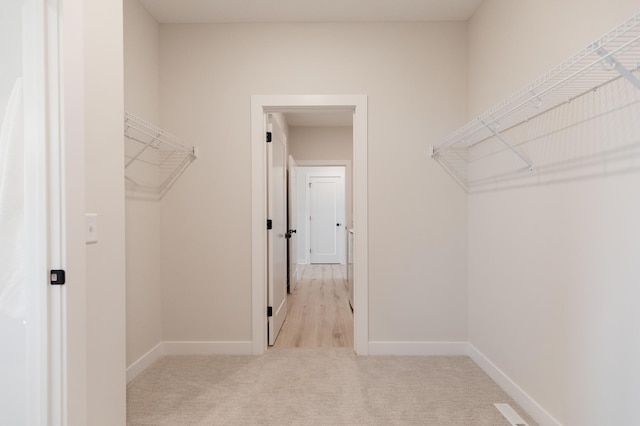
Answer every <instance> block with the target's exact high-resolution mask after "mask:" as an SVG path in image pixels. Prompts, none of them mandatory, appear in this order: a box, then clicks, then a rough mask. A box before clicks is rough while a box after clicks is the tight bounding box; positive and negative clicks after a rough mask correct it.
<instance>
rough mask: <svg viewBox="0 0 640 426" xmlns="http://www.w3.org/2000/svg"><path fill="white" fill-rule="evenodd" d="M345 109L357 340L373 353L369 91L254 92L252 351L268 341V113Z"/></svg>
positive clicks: (359, 346)
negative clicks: (349, 117) (349, 130)
mask: <svg viewBox="0 0 640 426" xmlns="http://www.w3.org/2000/svg"><path fill="white" fill-rule="evenodd" d="M313 110H316V111H318V110H324V111H326V110H342V111H345V110H346V111H351V112H352V113H353V170H352V171H353V215H352V218H353V220H352V223H353V226H352V227H353V230H354V233H355V235H356V236H357V237H356V238H355V239H354V248H353V258H354V262H353V264H354V268H353V271H354V272H353V282H354V297H353V299H354V303H353V304H354V326H353V330H354V333H353V335H354V344H353V347H354V349H355V351H356V353H358V354H360V355H366V354H368V304H367V299H368V295H367V293H368V285H367V284H368V280H367V270H368V266H367V258H368V256H367V190H366V187H367V99H366V96H364V95H336V96H253V97H252V108H251V120H252V136H251V140H252V170H253V175H252V206H253V207H252V227H253V232H252V242H253V244H252V246H253V250H252V275H253V279H252V296H253V297H252V304H253V308H252V313H253V339H252V341H253V353H254V354H262V353H264V351H265V350H266V347H267V315H266V314H267V312H265V311H267V309H265V307H266V306H267V297H266V296H267V291H266V290H267V285H266V284H267V276H268V268H267V261H268V258H267V232H266V230H265V226H264V224H265V223H267V220H268V217H267V216H268V215H267V204H266V201H267V199H266V184H267V167H266V164H267V162H266V159H267V156H266V152H267V147H266V145H267V144H266V143H265V140H266V136H265V121H264V117H265V113H290V112H303V111H313Z"/></svg>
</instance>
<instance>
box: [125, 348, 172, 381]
mask: <svg viewBox="0 0 640 426" xmlns="http://www.w3.org/2000/svg"><path fill="white" fill-rule="evenodd" d="M163 355H164V352H163V347H162V343H158V344H157V345H156V346H155V347H154V348H153V349H151V350H150V351H149V352H147V353H146V354H144V355H142V356H141V357H140V358H139V359H138V360H137V361H135V362H134V363H133V364H131V365H130V366H129V367H128V368H127V383H129V382H130V381H131V380H133V379H135V378H136V377H137V376H138V375H139V374H140V373H142V372H143V371H144V370H146V369H147V368H149V367H150V366H151V364H153V363H154V362H156V361H157V360H159V359H160V358H162V356H163Z"/></svg>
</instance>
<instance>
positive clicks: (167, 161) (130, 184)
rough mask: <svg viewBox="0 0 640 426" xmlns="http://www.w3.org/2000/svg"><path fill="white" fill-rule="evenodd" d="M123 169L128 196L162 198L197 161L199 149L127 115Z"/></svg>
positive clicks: (135, 117) (125, 117)
mask: <svg viewBox="0 0 640 426" xmlns="http://www.w3.org/2000/svg"><path fill="white" fill-rule="evenodd" d="M124 137H125V153H124V168H125V181H126V188H127V193H128V195H131V196H138V197H142V198H153V199H161V198H162V197H164V195H165V194H166V193H167V191H168V190H169V189H170V188H171V187H172V186H173V184H174V183H175V182H176V180H177V179H178V178H179V177H180V176H181V175H182V173H184V171H185V170H186V169H187V167H188V166H189V165H190V164H191V163H192V162H193V161H194V160H195V159H196V158H198V147H197V146H191V145H188V144H186V143H184V142H183V141H182V140H181V139H180V138H178V137H177V136H174V135H172V134H171V133H169V132H166V131H165V130H162V129H161V128H159V127H157V126H155V125H153V124H151V123H149V122H147V121H145V120H143V119H142V118H140V117H138V116H136V115H133V114H131V113H128V112H125V114H124Z"/></svg>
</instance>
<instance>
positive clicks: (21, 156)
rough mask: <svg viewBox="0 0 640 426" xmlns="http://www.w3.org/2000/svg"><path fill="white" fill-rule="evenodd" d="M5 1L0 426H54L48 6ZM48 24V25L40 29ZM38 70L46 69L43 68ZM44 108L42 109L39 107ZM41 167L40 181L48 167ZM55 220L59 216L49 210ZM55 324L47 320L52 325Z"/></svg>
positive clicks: (55, 168) (56, 197)
mask: <svg viewBox="0 0 640 426" xmlns="http://www.w3.org/2000/svg"><path fill="white" fill-rule="evenodd" d="M50 3H52V4H49V3H47V4H45V2H44V1H42V0H17V1H5V2H3V4H2V13H1V14H0V40H2V44H1V46H0V54H1V55H2V72H0V241H1V244H0V423H1V424H3V425H5V424H6V425H41V424H59V422H60V419H61V418H60V416H57V414H59V409H60V398H61V397H62V395H61V390H62V388H61V387H56V384H58V383H59V381H58V379H59V378H60V374H61V368H60V367H61V366H60V364H59V361H60V359H61V354H62V352H61V341H60V340H59V339H57V338H56V337H59V336H60V333H59V331H60V329H59V327H60V326H61V322H60V321H59V316H58V317H56V316H55V313H56V312H58V313H59V312H60V311H59V309H60V306H61V305H60V303H59V297H60V294H61V292H62V291H63V289H62V288H61V286H52V285H49V282H48V277H49V274H48V272H47V270H48V265H50V267H51V269H57V268H58V267H60V262H59V259H58V258H57V257H56V256H57V255H59V252H58V251H57V250H56V249H55V247H56V246H57V247H58V249H60V248H61V247H62V240H60V226H59V224H60V222H61V220H58V221H57V222H56V221H55V219H56V218H58V219H60V217H56V216H55V215H56V208H57V207H59V203H60V201H61V200H62V195H61V192H60V181H59V180H58V179H56V177H55V176H56V174H55V172H58V176H59V166H60V162H59V159H58V158H57V157H56V156H55V153H56V152H58V149H59V146H58V142H59V141H58V140H57V139H56V135H55V134H54V133H51V134H49V133H48V132H47V127H49V126H53V125H58V124H59V123H58V121H57V119H58V115H57V113H58V111H57V109H56V108H57V107H56V106H53V105H56V102H57V100H58V98H57V94H56V92H55V90H53V89H52V88H50V87H48V86H46V85H45V84H44V82H45V81H47V80H48V79H51V81H54V79H55V78H56V76H57V74H56V73H57V70H58V63H57V60H56V59H53V58H56V55H55V54H53V53H55V52H48V53H49V56H50V59H49V62H48V63H47V46H45V41H48V43H49V44H48V47H49V49H51V50H52V51H55V46H56V45H57V44H56V43H57V39H56V38H55V37H51V39H48V38H46V37H45V22H48V23H50V25H51V26H52V28H50V30H51V31H52V33H53V34H55V29H56V28H55V27H56V22H57V16H56V11H57V8H56V7H54V6H55V1H53V2H50ZM47 19H49V21H47ZM45 64H47V65H48V67H45ZM47 101H49V102H50V104H49V107H48V106H47ZM47 168H49V173H48V169H47ZM58 213H59V210H58ZM56 318H57V319H56Z"/></svg>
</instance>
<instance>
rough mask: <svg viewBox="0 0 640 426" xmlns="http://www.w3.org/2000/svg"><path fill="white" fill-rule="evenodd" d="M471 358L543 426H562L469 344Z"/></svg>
mask: <svg viewBox="0 0 640 426" xmlns="http://www.w3.org/2000/svg"><path fill="white" fill-rule="evenodd" d="M468 347H469V352H468V354H469V357H470V358H471V359H472V360H473V361H474V362H475V363H476V364H477V365H478V366H479V367H480V368H482V370H484V372H485V373H487V375H488V376H489V377H491V379H492V380H493V381H494V382H496V383H497V384H498V386H500V387H501V388H502V390H504V391H505V392H506V393H507V394H508V395H509V396H510V397H511V398H513V400H514V401H516V402H517V403H518V405H520V407H522V409H523V410H524V411H526V412H527V414H529V415H530V416H531V417H533V419H534V420H535V421H536V422H538V423H539V424H540V425H541V426H561V424H562V423H560V422H559V421H558V420H556V419H555V418H554V417H553V416H552V415H551V414H549V413H548V412H547V411H546V410H545V409H544V408H542V406H541V405H540V404H538V403H537V402H536V401H535V400H534V399H533V398H532V397H531V396H529V395H528V394H527V393H526V392H525V391H524V390H522V388H521V387H520V386H518V385H517V384H516V383H515V382H514V381H513V380H511V378H510V377H509V376H507V375H506V374H505V373H504V372H503V371H502V370H500V368H498V367H497V366H496V365H495V364H494V363H493V362H491V360H489V358H487V357H486V356H485V355H484V354H483V353H482V352H480V351H479V350H478V349H477V348H476V347H475V346H473V345H472V344H471V343H469V344H468Z"/></svg>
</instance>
